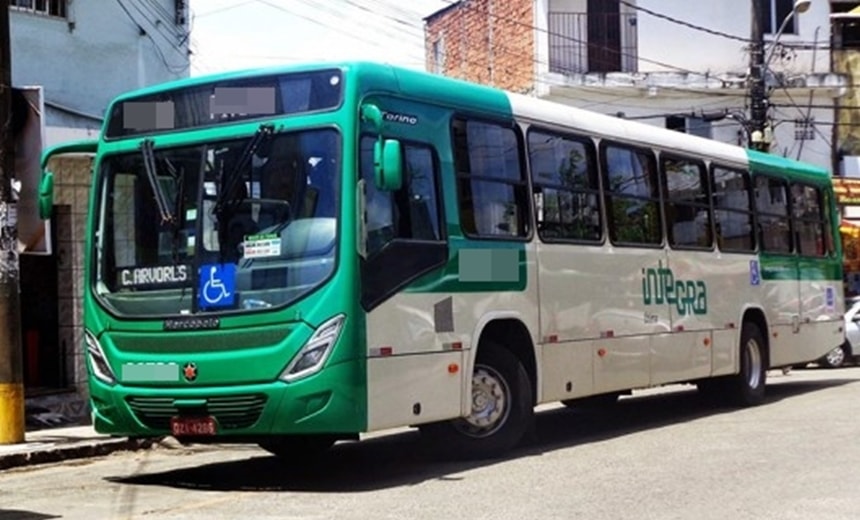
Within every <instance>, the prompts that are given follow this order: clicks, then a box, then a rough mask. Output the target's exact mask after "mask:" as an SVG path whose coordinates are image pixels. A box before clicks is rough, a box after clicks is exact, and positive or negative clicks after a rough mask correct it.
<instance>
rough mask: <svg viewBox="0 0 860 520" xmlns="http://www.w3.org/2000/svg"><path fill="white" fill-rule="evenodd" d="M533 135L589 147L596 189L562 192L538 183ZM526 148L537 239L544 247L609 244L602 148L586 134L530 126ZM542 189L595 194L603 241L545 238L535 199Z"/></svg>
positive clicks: (556, 187)
mask: <svg viewBox="0 0 860 520" xmlns="http://www.w3.org/2000/svg"><path fill="white" fill-rule="evenodd" d="M532 132H537V133H542V134H545V135H548V136H550V137H556V138H559V139H565V140H568V141H572V142H576V143H580V144H582V145H584V146H585V152H586V159H587V164H588V166H589V173H588V174H589V176H590V177H593V178H592V179H589V180H593V181H594V184H595V186H594V187H590V188H589V189H588V190H571V189H569V188H563V187H562V188H560V187H558V186H557V185H547V184H544V183H539V182H537V180H536V179H535V176H534V175H535V174H534V169H533V168H532V160H531V146H530V141H529V139H530V137H531V134H532ZM525 146H526V150H525V151H526V161H527V163H528V176H529V183H530V185H531V199H532V208H533V209H532V212H533V217H534V223H533V224H532V225H533V226H534V229H535V235H536V236H537V237H538V240H540V241H541V242H543V243H546V244H579V245H589V246H600V245H603V244H605V243H606V241H607V240H608V232H607V222H606V208H605V205H604V199H603V180H602V178H601V169H600V161H599V157H598V146H597V144H595V142H594V139H593V138H591V137H589V136H587V135H583V134H577V133H574V132H570V131H563V130H556V129H553V128H550V127H547V126H543V125H529V127H528V129H527V130H526V132H525ZM538 187H541V188H543V187H551V189H556V190H564V191H566V192H568V193H572V194H586V195H588V194H592V193H593V194H594V195H595V196H596V197H597V212H598V216H599V225H600V238H599V239H598V240H588V239H581V238H545V237H544V236H542V234H541V232H540V229H538V227H539V225H540V221H539V220H538V209H537V204H535V203H534V197H535V195H537V193H538V191H537V189H538Z"/></svg>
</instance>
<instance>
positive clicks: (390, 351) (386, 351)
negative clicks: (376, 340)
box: [370, 347, 394, 357]
mask: <svg viewBox="0 0 860 520" xmlns="http://www.w3.org/2000/svg"><path fill="white" fill-rule="evenodd" d="M391 355H394V347H379V348H372V349H370V357H384V356H391Z"/></svg>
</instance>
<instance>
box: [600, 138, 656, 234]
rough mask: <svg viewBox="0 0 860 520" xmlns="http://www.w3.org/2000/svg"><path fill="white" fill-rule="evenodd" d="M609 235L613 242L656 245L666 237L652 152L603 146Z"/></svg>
mask: <svg viewBox="0 0 860 520" xmlns="http://www.w3.org/2000/svg"><path fill="white" fill-rule="evenodd" d="M603 163H604V165H605V173H604V189H605V193H606V212H607V215H608V217H609V237H610V239H611V240H612V241H613V242H614V243H621V244H631V245H634V244H642V245H652V246H657V245H660V243H661V242H662V240H663V232H662V228H663V225H662V216H661V213H660V194H659V190H658V182H657V166H656V164H655V161H654V157H653V154H652V153H651V152H648V151H645V150H640V149H634V148H628V147H622V146H620V145H608V146H606V147H605V148H604V149H603Z"/></svg>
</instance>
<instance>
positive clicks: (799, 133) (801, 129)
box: [794, 117, 815, 141]
mask: <svg viewBox="0 0 860 520" xmlns="http://www.w3.org/2000/svg"><path fill="white" fill-rule="evenodd" d="M813 139H815V118H814V117H810V118H804V119H801V118H798V119H795V120H794V140H795V141H812V140H813Z"/></svg>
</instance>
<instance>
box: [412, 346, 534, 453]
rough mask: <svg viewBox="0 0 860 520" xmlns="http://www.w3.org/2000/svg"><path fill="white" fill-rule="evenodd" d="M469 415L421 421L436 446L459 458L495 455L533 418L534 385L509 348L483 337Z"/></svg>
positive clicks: (514, 440)
mask: <svg viewBox="0 0 860 520" xmlns="http://www.w3.org/2000/svg"><path fill="white" fill-rule="evenodd" d="M471 388H472V395H471V402H472V409H471V412H470V413H469V415H468V416H466V417H463V418H458V419H454V420H451V421H445V422H441V423H433V424H427V425H424V426H422V427H421V432H422V435H424V436H426V437H427V438H428V439H429V440H430V442H431V443H432V444H433V446H434V448H436V450H437V451H439V452H441V453H443V454H445V455H452V456H455V457H457V458H474V459H483V458H490V457H497V456H499V455H502V454H503V453H505V452H506V451H508V450H510V449H512V448H513V447H514V446H516V445H517V444H519V442H520V441H521V440H522V439H523V437H524V435H525V433H526V432H527V431H528V430H529V428H530V427H531V425H532V421H533V420H534V405H533V399H532V386H531V382H530V381H529V377H528V375H527V374H526V370H525V368H524V367H523V364H522V363H521V362H520V360H519V359H518V358H517V357H516V356H515V355H514V354H512V353H511V352H510V351H509V350H508V349H506V348H504V347H502V346H500V345H497V344H493V343H489V342H486V341H485V342H483V344H482V345H481V346H480V347H479V350H478V358H477V360H476V362H475V369H474V372H473V373H472V386H471Z"/></svg>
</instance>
